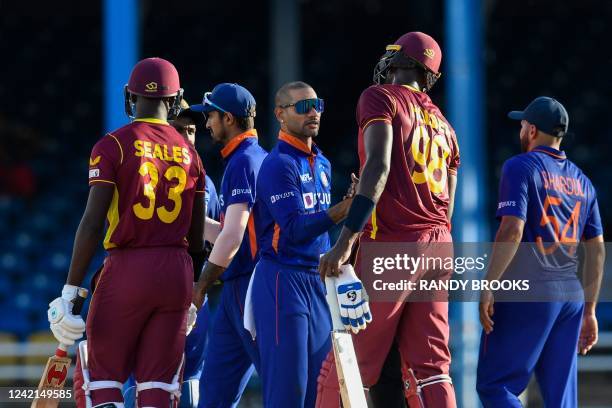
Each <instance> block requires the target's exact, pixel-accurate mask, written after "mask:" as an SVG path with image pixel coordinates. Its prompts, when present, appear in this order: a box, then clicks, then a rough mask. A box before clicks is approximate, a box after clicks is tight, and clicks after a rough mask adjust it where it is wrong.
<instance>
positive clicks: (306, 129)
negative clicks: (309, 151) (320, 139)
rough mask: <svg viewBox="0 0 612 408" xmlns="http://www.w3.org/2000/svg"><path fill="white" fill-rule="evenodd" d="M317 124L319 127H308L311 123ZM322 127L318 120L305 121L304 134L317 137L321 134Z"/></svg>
mask: <svg viewBox="0 0 612 408" xmlns="http://www.w3.org/2000/svg"><path fill="white" fill-rule="evenodd" d="M315 123H316V124H317V127H316V128H314V129H311V128H310V127H308V125H311V124H315ZM320 127H321V123H320V122H319V121H318V120H309V121H306V122H304V125H303V126H302V134H303V135H304V136H306V137H312V138H315V137H317V136H318V135H319V128H320Z"/></svg>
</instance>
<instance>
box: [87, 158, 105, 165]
mask: <svg viewBox="0 0 612 408" xmlns="http://www.w3.org/2000/svg"><path fill="white" fill-rule="evenodd" d="M101 158H102V156H96V157H95V158H93V159H92V158H91V157H90V158H89V165H90V166H95V165H96V164H98V163H100V159H101Z"/></svg>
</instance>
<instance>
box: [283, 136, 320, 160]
mask: <svg viewBox="0 0 612 408" xmlns="http://www.w3.org/2000/svg"><path fill="white" fill-rule="evenodd" d="M278 140H282V141H283V142H285V143H287V144H288V145H290V146H291V147H293V148H294V149H297V150H299V151H300V152H302V153H305V154H307V155H309V156H316V154H317V152H316V145H315V143H314V142H312V150H311V149H309V148H308V145H307V144H306V143H304V142H303V141H301V140H300V139H298V138H297V137H295V136H292V135H290V134H289V133H287V132H283V131H282V130H281V131H279V132H278Z"/></svg>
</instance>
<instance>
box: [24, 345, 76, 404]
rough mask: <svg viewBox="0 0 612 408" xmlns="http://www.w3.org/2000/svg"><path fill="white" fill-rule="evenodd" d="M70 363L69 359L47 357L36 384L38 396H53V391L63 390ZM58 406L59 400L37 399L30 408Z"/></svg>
mask: <svg viewBox="0 0 612 408" xmlns="http://www.w3.org/2000/svg"><path fill="white" fill-rule="evenodd" d="M71 363H72V359H71V358H70V357H60V356H57V355H55V356H53V357H49V359H48V360H47V365H46V366H45V370H44V371H43V375H42V377H41V379H40V383H39V384H38V392H39V395H43V396H44V395H53V390H61V389H63V388H64V385H65V384H66V379H67V378H68V370H69V369H70V364H71ZM58 405H59V399H57V398H37V399H35V400H34V401H33V402H32V405H31V408H56V407H57V406H58Z"/></svg>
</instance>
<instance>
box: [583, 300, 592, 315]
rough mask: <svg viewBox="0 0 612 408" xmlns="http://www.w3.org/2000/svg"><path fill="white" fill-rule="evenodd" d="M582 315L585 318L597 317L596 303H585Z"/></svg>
mask: <svg viewBox="0 0 612 408" xmlns="http://www.w3.org/2000/svg"><path fill="white" fill-rule="evenodd" d="M582 315H583V316H585V317H591V316H595V303H594V302H585V304H584V311H583V312H582Z"/></svg>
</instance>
